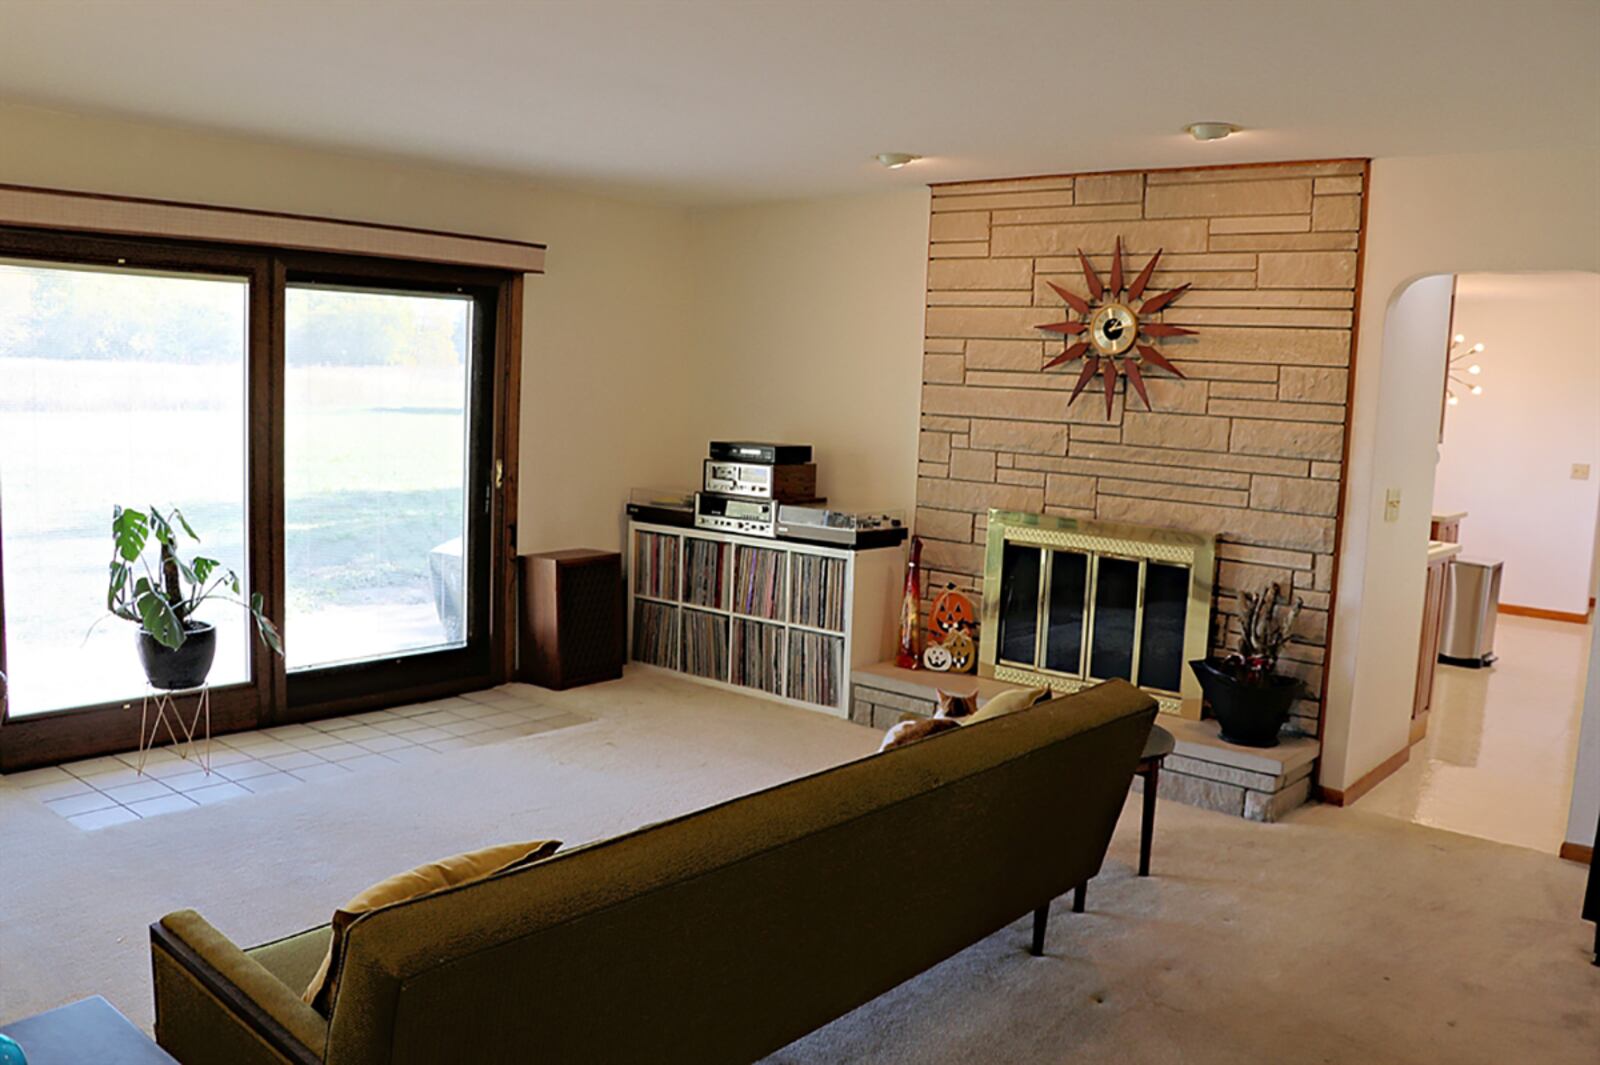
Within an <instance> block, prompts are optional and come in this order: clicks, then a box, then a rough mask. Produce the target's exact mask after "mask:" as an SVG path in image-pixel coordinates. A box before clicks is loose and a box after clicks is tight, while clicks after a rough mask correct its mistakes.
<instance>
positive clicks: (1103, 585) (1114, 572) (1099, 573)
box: [998, 542, 1190, 692]
mask: <svg viewBox="0 0 1600 1065" xmlns="http://www.w3.org/2000/svg"><path fill="white" fill-rule="evenodd" d="M1189 585H1190V569H1189V567H1188V566H1185V565H1179V564H1173V563H1165V562H1157V561H1153V560H1149V559H1143V558H1125V557H1121V556H1118V555H1112V554H1099V553H1095V552H1089V551H1074V550H1060V549H1053V548H1047V547H1039V546H1036V545H1033V544H1028V543H1017V542H1008V543H1006V545H1005V550H1004V553H1003V561H1002V572H1001V592H1000V610H999V616H998V623H999V626H1000V635H999V659H1000V661H1001V662H1002V663H1004V664H1007V665H1013V666H1020V667H1024V668H1031V669H1041V670H1045V671H1048V672H1050V673H1056V674H1061V675H1064V676H1067V677H1072V678H1075V679H1081V680H1084V681H1091V682H1092V681H1102V680H1111V679H1120V680H1126V681H1131V682H1133V683H1136V684H1138V685H1139V686H1140V687H1141V688H1149V689H1153V690H1157V691H1163V692H1177V691H1178V690H1179V688H1180V687H1181V685H1182V679H1183V658H1184V635H1185V628H1186V622H1187V617H1188V609H1189Z"/></svg>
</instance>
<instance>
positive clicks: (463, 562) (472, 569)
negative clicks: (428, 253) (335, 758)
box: [284, 280, 490, 695]
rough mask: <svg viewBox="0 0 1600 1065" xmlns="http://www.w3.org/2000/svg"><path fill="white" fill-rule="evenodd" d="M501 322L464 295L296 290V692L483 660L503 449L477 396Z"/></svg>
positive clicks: (292, 593) (288, 425)
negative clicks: (494, 472) (494, 459)
mask: <svg viewBox="0 0 1600 1065" xmlns="http://www.w3.org/2000/svg"><path fill="white" fill-rule="evenodd" d="M487 309H488V308H486V307H485V306H483V301H482V300H480V299H478V298H474V297H473V296H472V295H470V294H466V293H460V292H434V291H425V290H410V291H405V290H396V289H392V288H391V289H375V288H358V287H351V286H348V285H340V284H307V283H297V282H295V281H293V280H291V282H290V284H289V286H288V290H287V297H286V301H285V314H284V323H285V334H286V335H285V343H284V351H285V376H284V577H285V584H284V591H285V606H286V618H285V626H286V632H287V635H288V655H287V657H288V662H287V664H288V669H289V674H290V687H291V691H292V692H296V693H298V692H299V691H314V690H322V691H325V692H327V693H329V694H332V695H343V694H352V693H354V692H355V691H357V690H359V689H361V688H371V687H372V686H373V684H375V683H377V682H378V681H376V680H375V679H374V678H395V677H404V678H406V680H405V682H406V683H413V682H416V681H417V680H418V679H419V678H423V677H425V676H428V675H431V676H432V678H433V679H444V678H446V677H447V676H448V675H449V672H450V671H451V670H459V669H462V668H471V662H470V661H469V660H472V659H481V658H482V651H483V650H484V641H483V637H484V635H485V632H484V626H483V624H482V620H481V613H482V611H481V609H480V608H481V607H483V606H485V605H486V601H487V598H488V575H489V571H488V567H487V566H485V565H483V564H482V563H483V561H484V559H483V558H482V557H480V556H482V555H483V554H484V546H485V544H486V542H487V539H486V536H485V533H486V531H487V530H486V522H487V520H488V507H487V504H488V502H489V496H488V495H487V494H486V493H485V492H484V491H483V489H484V488H485V487H486V484H487V476H486V469H487V465H488V450H489V449H488V444H489V441H490V437H489V436H488V434H486V433H485V432H484V431H483V430H484V429H486V428H488V422H489V418H488V417H487V414H488V407H487V405H485V404H480V403H475V402H474V397H475V395H477V394H478V393H479V392H480V391H481V388H482V382H483V381H484V380H485V379H486V377H487V375H486V374H485V373H484V370H485V367H483V366H482V365H481V363H482V362H483V361H484V352H485V350H486V347H485V344H484V339H485V338H484V335H483V329H482V325H483V319H484V317H485V313H484V312H485V310H487ZM475 486H476V491H475ZM474 501H476V503H477V505H476V506H474Z"/></svg>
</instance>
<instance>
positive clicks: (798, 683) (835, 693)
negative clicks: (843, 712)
mask: <svg viewBox="0 0 1600 1065" xmlns="http://www.w3.org/2000/svg"><path fill="white" fill-rule="evenodd" d="M843 649H844V641H843V640H841V639H839V637H837V636H826V635H824V634H822V633H820V632H803V631H801V630H799V629H796V630H794V631H792V632H790V633H789V698H791V699H803V700H805V701H806V702H808V703H820V704H822V705H823V706H832V705H833V704H835V703H837V702H838V701H839V673H840V664H839V658H840V654H841V652H842V651H843Z"/></svg>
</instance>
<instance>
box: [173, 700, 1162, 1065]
mask: <svg viewBox="0 0 1600 1065" xmlns="http://www.w3.org/2000/svg"><path fill="white" fill-rule="evenodd" d="M1155 712H1156V711H1155V703H1154V702H1153V701H1152V700H1151V699H1150V698H1149V697H1148V696H1146V695H1144V694H1143V693H1141V692H1140V691H1139V690H1138V689H1136V688H1134V687H1132V686H1130V685H1128V684H1125V683H1121V682H1112V683H1108V684H1103V685H1100V686H1099V687H1096V688H1093V689H1090V690H1088V691H1084V692H1081V693H1078V694H1076V695H1071V696H1065V697H1062V698H1057V699H1053V700H1051V701H1050V702H1047V703H1043V704H1041V705H1039V706H1036V707H1034V708H1032V709H1030V710H1027V711H1023V712H1021V713H1016V714H1012V715H1010V716H1007V717H1001V718H996V719H994V720H992V721H986V722H982V723H978V724H974V725H970V726H967V727H964V728H962V729H960V730H957V731H954V732H949V733H944V734H941V735H938V736H934V737H931V738H929V739H927V740H924V741H922V742H919V743H914V744H911V745H909V746H905V747H902V748H898V749H895V750H890V751H886V752H883V753H881V754H877V755H873V756H871V757H867V758H862V759H860V760H858V761H854V762H850V763H847V764H845V765H842V766H838V767H836V768H833V769H829V770H826V771H824V772H820V773H815V774H812V775H811V776H807V777H803V778H801V779H798V780H794V781H791V782H789V783H787V784H782V785H779V786H777V787H773V788H768V789H767V790H765V791H761V792H757V793H755V794H753V795H748V796H745V797H743V798H739V799H734V800H732V801H730V802H725V803H723V804H721V805H719V806H713V807H711V808H710V809H706V810H701V811H699V812H697V813H693V814H689V815H686V816H684V817H679V818H676V819H674V820H671V821H666V822H663V823H661V824H656V825H651V826H649V827H647V828H643V829H640V830H638V831H636V832H631V833H628V834H627V835H623V836H618V837H616V838H613V839H607V840H602V841H600V842H596V843H592V844H588V845H585V846H581V847H576V848H573V849H572V850H569V851H563V852H561V853H559V854H557V855H556V856H555V857H553V858H550V859H547V860H545V861H542V862H538V863H535V864H533V865H530V866H526V867H523V868H520V869H517V870H513V871H511V872H508V873H503V874H500V875H497V876H494V877H491V878H490V879H488V880H484V881H479V882H477V883H473V884H469V885H465V886H462V887H459V888H453V889H449V890H446V891H443V892H439V893H436V894H434V895H430V896H426V897H424V898H421V899H417V900H414V901H412V902H407V903H402V904H399V905H396V906H393V907H390V908H387V909H383V910H379V911H376V912H374V913H371V914H368V915H367V916H364V917H362V918H361V919H359V920H357V921H356V922H355V923H354V924H353V925H352V926H351V928H350V932H349V938H348V940H347V948H346V951H345V960H344V963H343V966H342V971H341V979H340V985H339V993H338V996H337V997H336V999H335V1000H334V1002H333V1005H332V1010H331V1017H330V1018H324V1017H322V1016H321V1015H319V1014H318V1013H316V1012H314V1011H312V1010H311V1009H310V1007H308V1006H306V1005H304V1004H303V1003H302V1002H301V1001H300V993H301V990H302V989H303V988H304V986H305V984H306V983H307V981H308V980H309V979H310V977H311V975H312V973H313V971H314V970H315V969H316V967H317V964H318V962H319V961H320V959H321V957H322V953H323V951H324V949H325V948H326V946H327V941H328V934H329V933H328V926H327V925H323V926H321V927H319V928H313V929H310V930H309V931H305V932H301V933H299V934H298V935H294V936H290V937H288V938H286V939H281V940H278V941H276V942H273V943H267V944H264V945H262V946H259V947H254V948H251V949H248V950H241V949H239V948H238V947H236V946H235V945H234V944H232V943H230V942H229V941H228V940H227V939H226V938H225V937H224V936H223V935H222V934H221V933H220V932H218V931H217V930H216V929H214V928H213V927H211V926H210V925H209V924H207V923H206V921H205V920H204V918H202V917H201V916H200V915H199V914H197V913H195V912H194V911H192V910H182V911H179V912H177V913H173V914H169V915H167V916H166V917H164V918H162V919H161V920H160V921H159V922H157V923H156V924H154V925H152V926H151V929H150V933H151V948H152V958H153V967H154V973H155V1002H156V1025H155V1030H156V1038H157V1040H158V1041H159V1042H160V1043H161V1045H162V1046H163V1047H165V1048H166V1049H167V1050H168V1052H169V1053H171V1054H172V1055H173V1056H174V1057H176V1058H177V1059H178V1060H179V1061H180V1062H183V1063H185V1065H255V1063H266V1062H272V1063H282V1062H292V1063H312V1062H326V1063H327V1065H378V1063H384V1065H422V1063H429V1065H438V1063H442V1062H452V1063H454V1062H471V1063H474V1065H493V1063H501V1062H506V1063H510V1062H550V1063H567V1062H582V1063H585V1065H591V1063H607V1062H618V1063H623V1062H625V1063H630V1065H631V1063H642V1062H650V1063H652V1065H663V1063H674V1062H685V1063H689V1062H692V1063H695V1065H709V1063H716V1062H748V1061H751V1060H754V1059H756V1058H760V1057H762V1056H764V1055H766V1054H769V1053H771V1052H773V1051H775V1050H777V1049H779V1048H780V1047H782V1046H784V1045H785V1044H787V1043H789V1042H791V1041H793V1040H795V1039H797V1038H799V1037H800V1036H802V1035H805V1034H806V1033H807V1032H809V1031H812V1030H813V1029H815V1028H818V1027H820V1026H822V1025H824V1024H826V1023H828V1022H829V1021H831V1020H833V1019H834V1018H836V1017H839V1016H842V1015H843V1014H845V1013H848V1012H849V1011H851V1010H853V1009H855V1008H856V1007H857V1006H860V1005H862V1004H863V1003H866V1002H868V1001H870V1000H871V999H873V998H874V997H876V996H878V995H880V994H882V993H883V992H885V991H887V990H889V989H890V988H892V987H894V986H895V985H897V984H899V983H902V982H903V981H905V980H908V979H910V978H911V977H913V976H915V975H917V974H918V973H920V972H922V971H923V970H925V969H928V968H930V967H931V966H933V965H935V964H937V963H939V962H940V961H943V960H944V959H945V958H948V957H950V956H951V955H953V954H955V953H956V952H958V951H960V950H962V949H964V948H966V947H968V946H970V945H971V944H973V943H975V942H977V941H978V940H980V939H983V938H984V937H986V936H989V935H991V934H993V933H994V932H996V931H998V930H999V929H1001V928H1003V927H1005V926H1006V925H1008V924H1010V923H1011V922H1013V921H1015V920H1017V919H1018V918H1020V917H1022V916H1024V915H1026V914H1028V913H1030V912H1032V913H1033V914H1034V920H1035V925H1034V936H1035V949H1038V948H1039V946H1040V945H1041V944H1042V941H1043V935H1044V920H1045V915H1046V913H1047V910H1046V907H1047V906H1048V905H1049V903H1050V900H1051V899H1053V898H1055V897H1056V896H1058V895H1061V894H1062V893H1064V892H1066V891H1067V890H1068V889H1070V888H1074V887H1077V886H1079V885H1082V884H1083V883H1085V882H1086V881H1087V880H1088V879H1089V878H1090V877H1092V876H1094V875H1095V873H1096V872H1098V871H1099V869H1100V864H1101V862H1102V861H1103V859H1104V857H1105V853H1106V848H1107V846H1108V845H1109V844H1110V841H1111V834H1112V830H1113V828H1114V827H1115V825H1116V821H1117V816H1118V814H1119V813H1120V811H1121V809H1122V805H1123V800H1124V798H1125V797H1126V795H1127V793H1128V785H1129V782H1130V780H1131V778H1132V774H1133V770H1134V767H1135V765H1136V763H1137V762H1138V760H1139V754H1140V751H1141V750H1142V749H1143V747H1144V743H1145V738H1146V736H1147V735H1148V733H1149V731H1150V726H1151V724H1152V722H1153V721H1154V718H1155ZM507 830H508V832H511V833H512V834H513V835H515V834H517V833H518V832H520V833H521V834H523V835H527V834H528V833H529V832H533V833H537V832H538V831H539V826H537V825H525V826H507ZM918 903H926V905H925V906H919V905H918Z"/></svg>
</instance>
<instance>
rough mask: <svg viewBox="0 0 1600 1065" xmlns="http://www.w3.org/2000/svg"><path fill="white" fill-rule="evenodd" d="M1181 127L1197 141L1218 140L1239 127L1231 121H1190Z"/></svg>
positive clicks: (1234, 131) (1236, 130)
mask: <svg viewBox="0 0 1600 1065" xmlns="http://www.w3.org/2000/svg"><path fill="white" fill-rule="evenodd" d="M1183 129H1184V132H1185V133H1187V134H1189V136H1191V137H1193V138H1194V139H1195V140H1197V141H1219V140H1221V139H1222V138H1224V137H1226V136H1228V135H1230V134H1233V133H1238V132H1239V127H1238V126H1236V125H1234V124H1233V123H1232V122H1191V123H1189V124H1188V125H1187V126H1184V127H1183Z"/></svg>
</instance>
